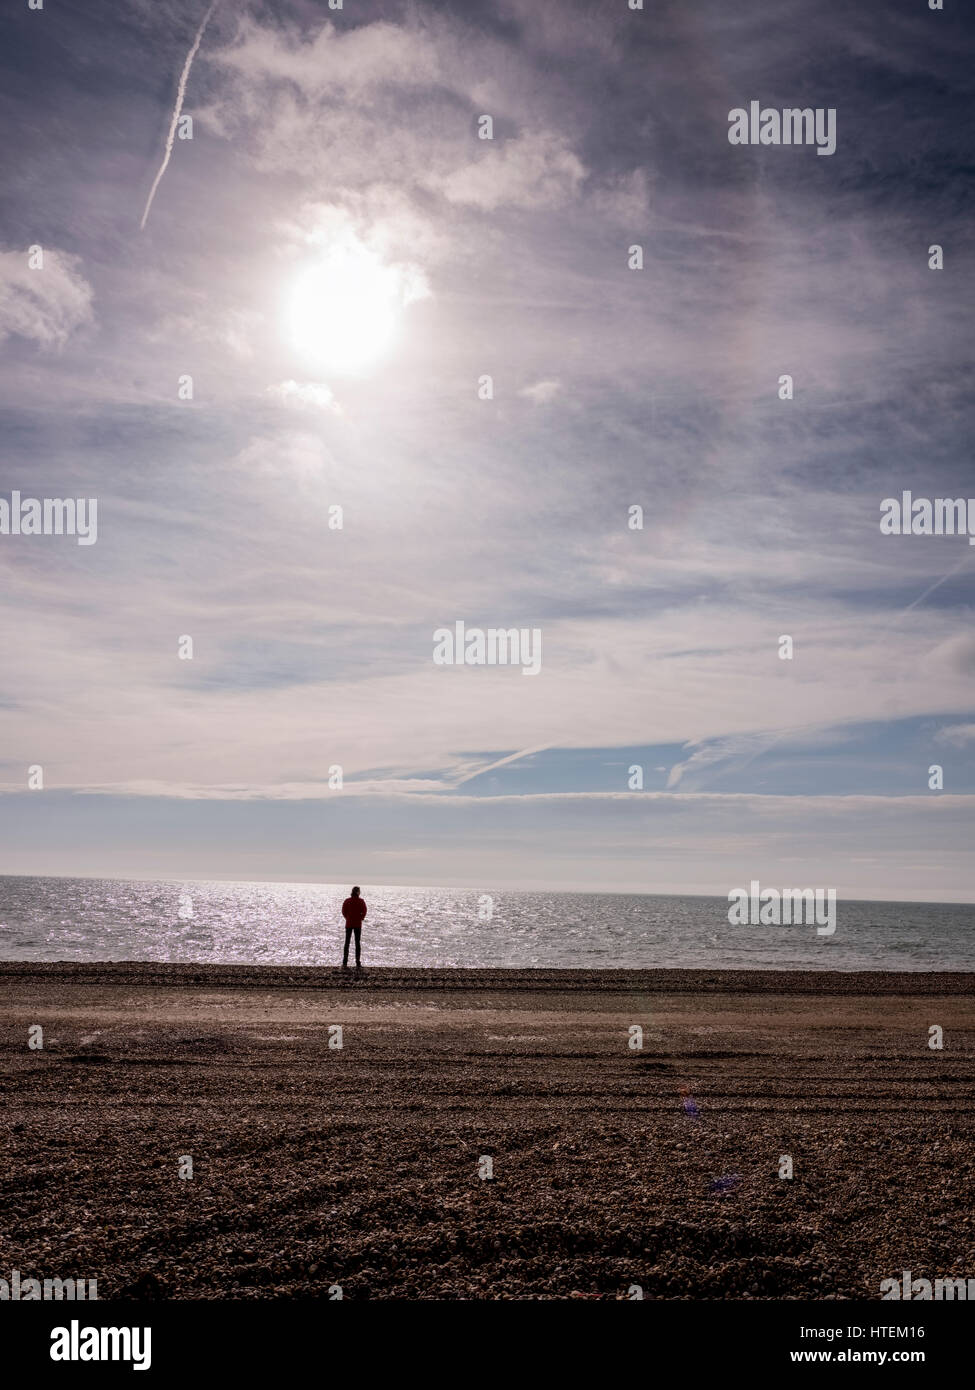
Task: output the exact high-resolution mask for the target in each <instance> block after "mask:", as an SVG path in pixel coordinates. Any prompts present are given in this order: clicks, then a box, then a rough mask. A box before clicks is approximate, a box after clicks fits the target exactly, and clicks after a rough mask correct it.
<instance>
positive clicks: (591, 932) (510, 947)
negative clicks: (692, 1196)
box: [0, 876, 975, 971]
mask: <svg viewBox="0 0 975 1390" xmlns="http://www.w3.org/2000/svg"><path fill="white" fill-rule="evenodd" d="M348 891H349V886H348V885H347V884H342V885H338V884H326V883H322V884H318V883H226V882H201V881H193V882H170V881H133V880H127V879H108V878H34V877H16V876H11V877H0V960H4V961H88V962H91V961H136V960H141V961H184V962H187V961H198V962H207V961H210V962H214V963H224V964H231V963H233V964H258V965H261V964H264V965H274V964H280V965H289V964H294V965H334V964H337V963H339V961H340V958H341V951H342V946H343V944H344V931H343V923H342V916H341V911H340V909H341V904H342V900H343V899H344V898H345V897H346V896H347V894H348ZM362 891H363V897H364V898H365V899H366V902H367V904H368V908H369V911H368V916H367V918H366V922H365V925H364V927H363V932H362V946H363V964H365V965H377V966H381V965H390V966H419V967H431V966H457V967H462V968H467V969H470V968H474V967H478V966H488V967H492V968H495V969H496V968H500V967H505V966H509V967H514V968H519V969H525V968H530V967H533V966H536V967H543V968H549V969H551V968H563V969H576V970H593V969H607V968H613V967H616V968H619V967H627V968H637V969H652V968H674V967H680V968H685V969H707V970H737V969H750V970H796V969H799V970H905V971H911V970H964V971H969V970H973V969H975V906H973V905H971V904H966V903H910V902H865V901H854V900H846V901H844V900H842V899H841V900H839V901H838V902H837V904H836V917H835V921H836V930H835V931H834V933H833V934H832V935H829V936H826V935H819V934H818V932H817V929H816V926H815V925H808V926H807V925H802V926H739V925H732V924H731V923H729V921H728V907H729V904H728V900H727V899H726V898H710V897H694V896H687V897H680V896H669V895H661V894H623V893H554V892H521V891H516V892H496V893H486V892H479V891H476V890H473V889H457V888H416V887H402V888H397V887H390V886H386V887H378V888H377V887H373V886H370V885H369V884H365V883H364V884H363V885H362Z"/></svg>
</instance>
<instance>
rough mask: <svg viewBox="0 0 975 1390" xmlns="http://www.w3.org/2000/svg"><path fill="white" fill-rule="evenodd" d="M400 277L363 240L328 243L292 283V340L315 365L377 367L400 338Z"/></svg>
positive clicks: (345, 369)
mask: <svg viewBox="0 0 975 1390" xmlns="http://www.w3.org/2000/svg"><path fill="white" fill-rule="evenodd" d="M401 279H402V277H401V275H400V273H399V271H398V270H397V269H396V268H395V267H392V266H387V265H384V264H383V262H382V260H381V259H380V258H379V256H377V255H376V254H375V253H374V252H373V251H370V250H369V249H368V247H366V246H363V245H362V244H361V243H356V242H354V241H343V242H341V243H339V244H338V245H335V246H332V247H330V248H328V249H327V250H326V251H325V252H324V253H323V255H322V256H321V257H320V258H319V259H318V260H317V261H316V262H315V263H314V264H313V265H311V266H309V267H308V268H307V269H306V270H305V271H304V272H303V273H302V274H301V275H300V276H299V277H298V280H297V281H296V283H295V285H294V287H293V288H292V291H291V295H290V299H289V302H288V336H289V338H290V340H291V343H292V345H293V346H294V348H295V349H296V350H297V351H298V352H299V353H300V354H301V355H302V357H304V358H306V359H307V360H308V362H309V364H310V365H314V366H316V367H320V368H322V369H323V370H327V371H330V372H359V371H363V370H364V369H366V368H368V367H371V366H373V365H374V364H375V363H377V362H379V361H380V359H381V358H383V357H384V356H385V355H386V354H387V353H388V352H389V350H390V348H391V347H392V345H393V342H394V341H395V338H396V332H397V329H398V327H399V320H400V315H401V312H402V308H403V301H404V296H403V289H402V283H401Z"/></svg>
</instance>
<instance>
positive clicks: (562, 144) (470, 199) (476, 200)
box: [430, 130, 586, 212]
mask: <svg viewBox="0 0 975 1390" xmlns="http://www.w3.org/2000/svg"><path fill="white" fill-rule="evenodd" d="M482 143H483V151H482V153H481V154H480V156H479V157H478V158H477V159H475V160H472V161H471V162H470V163H469V164H465V165H463V166H462V167H461V168H459V169H455V170H453V171H452V172H451V173H449V174H447V175H446V176H445V177H439V178H433V179H431V180H430V183H431V185H432V186H433V187H435V188H437V189H438V190H439V191H440V192H441V193H442V194H443V195H444V197H445V198H446V199H447V200H448V202H451V203H462V204H465V205H467V206H468V207H475V208H478V209H480V211H482V212H493V211H494V210H495V209H496V208H499V207H502V206H507V207H517V208H556V207H559V206H560V205H561V204H563V203H566V202H568V201H569V200H570V199H571V198H574V197H575V195H576V193H577V192H578V189H579V185H580V184H581V182H582V180H583V179H584V178H585V175H586V169H585V166H584V165H583V164H582V162H581V161H580V160H579V159H578V157H577V156H576V155H575V154H574V153H573V151H572V150H571V149H570V148H569V146H568V144H567V142H566V140H565V139H564V137H563V136H561V135H558V134H556V133H554V132H552V131H545V130H541V131H529V132H527V133H525V134H523V135H520V136H518V137H517V138H515V139H512V140H505V141H501V142H496V141H490V140H485V141H483V142H482Z"/></svg>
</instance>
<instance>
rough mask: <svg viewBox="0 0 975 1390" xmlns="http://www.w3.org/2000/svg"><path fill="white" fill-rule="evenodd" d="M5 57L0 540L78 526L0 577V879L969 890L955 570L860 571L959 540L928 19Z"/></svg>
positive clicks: (229, 19) (571, 8) (961, 413)
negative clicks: (55, 518) (781, 116)
mask: <svg viewBox="0 0 975 1390" xmlns="http://www.w3.org/2000/svg"><path fill="white" fill-rule="evenodd" d="M205 19H206V23H205V24H204V20H205ZM201 26H203V27H202V33H201ZM0 40H2V41H0V67H2V81H0V111H2V119H3V125H4V129H5V131H6V135H7V138H6V140H5V153H4V157H3V163H4V187H5V198H4V204H3V210H2V216H0V355H2V374H0V411H2V432H3V441H4V443H3V454H2V468H0V499H7V500H8V501H9V500H11V499H12V495H13V492H14V491H15V490H17V491H19V492H20V493H21V494H22V496H23V497H34V498H38V499H45V498H47V499H50V498H64V497H75V498H94V499H97V539H96V540H95V542H94V543H93V544H86V545H79V544H78V543H77V540H78V538H77V537H74V536H70V535H23V534H21V535H13V534H10V535H0V642H2V652H3V661H2V663H0V872H3V873H36V874H70V875H75V874H81V875H118V876H120V877H165V878H194V877H196V878H246V879H285V880H309V881H325V882H344V881H346V880H348V881H350V882H352V881H355V882H361V883H363V884H365V885H368V884H369V883H386V884H446V885H470V886H472V887H478V888H481V889H483V891H486V892H489V891H490V890H491V887H492V886H495V887H498V888H507V889H510V888H518V887H524V888H546V889H550V888H565V889H581V890H590V891H601V890H607V891H608V890H613V891H627V892H668V893H716V894H721V895H724V894H726V893H727V892H728V891H729V890H730V889H731V888H733V887H734V886H736V885H738V884H739V883H744V882H748V881H749V880H750V879H753V878H758V879H759V880H760V881H762V882H763V884H768V885H773V884H774V885H777V886H780V887H792V886H799V887H801V886H823V887H834V888H836V889H837V891H838V892H839V894H840V895H841V896H847V897H859V898H878V899H914V900H931V901H942V900H944V901H973V900H975V881H973V880H975V874H973V856H972V853H971V848H972V841H973V836H972V828H973V809H975V695H973V681H975V628H973V623H972V618H973V575H975V546H970V545H969V544H968V543H967V539H966V537H965V536H935V535H930V536H929V535H923V534H919V535H914V534H908V535H887V534H882V533H881V529H880V518H881V504H882V502H883V500H884V499H885V498H889V497H896V498H900V497H901V495H902V492H903V491H905V490H910V491H911V493H912V494H913V496H914V497H926V498H936V497H965V498H967V497H969V496H970V497H972V498H973V499H975V467H973V464H972V456H971V448H972V444H971V441H972V437H973V429H972V425H973V409H975V407H973V405H972V390H971V387H972V358H973V353H972V336H971V321H972V319H971V314H972V290H973V273H972V272H973V236H975V230H973V229H975V221H973V218H972V201H973V200H972V177H971V164H972V161H971V150H972V137H973V117H972V111H973V109H975V106H973V93H972V86H973V81H975V62H973V59H975V26H973V25H972V22H971V20H966V18H965V16H964V14H963V12H962V9H961V7H960V6H957V5H954V4H949V5H948V6H947V8H946V10H945V11H930V10H929V9H928V8H926V7H925V5H924V4H923V3H921V0H912V2H911V3H906V2H905V3H890V2H889V0H885V2H884V3H877V4H872V5H870V6H850V5H848V4H845V3H833V2H832V0H819V2H818V3H817V4H815V5H810V4H809V3H808V2H807V0H801V3H794V2H793V0H782V3H777V4H776V5H775V6H774V7H770V6H769V4H768V3H761V4H758V3H754V0H738V3H736V4H735V5H729V4H727V0H703V2H702V3H695V4H694V5H692V6H688V5H687V4H686V3H683V0H681V2H680V3H678V2H677V0H653V3H652V4H648V5H647V8H646V10H644V11H639V10H636V11H634V10H630V9H629V8H628V6H627V4H626V3H625V0H612V3H581V0H580V2H578V3H577V2H576V0H558V3H555V0H492V3H481V0H464V3H459V2H456V3H450V4H447V3H442V4H441V3H424V4H422V5H410V4H401V3H391V2H390V3H374V2H373V0H346V3H345V5H344V7H343V8H342V9H340V10H332V9H330V8H329V6H328V5H327V4H325V3H321V2H320V0H316V3H311V0H275V3H274V4H263V3H258V0H218V3H217V4H216V5H215V6H213V7H212V10H209V11H208V8H207V5H206V4H205V3H198V2H197V0H193V3H191V2H190V0H178V2H177V0H120V2H119V3H111V4H108V3H105V2H104V0H84V3H81V0H78V2H77V3H72V0H59V3H57V4H54V3H48V4H47V5H45V7H44V8H43V9H42V10H40V11H35V10H29V9H28V8H27V6H26V5H21V6H18V7H14V6H8V7H7V8H6V9H5V11H4V13H3V16H2V18H0ZM197 40H198V42H197ZM193 50H195V51H193ZM191 52H192V61H191V62H190V63H189V65H188V68H187V59H188V57H189V56H190V55H191ZM753 100H755V101H758V102H760V103H761V105H762V107H764V108H773V109H782V108H786V107H801V108H805V107H809V108H813V109H821V110H823V111H827V110H834V111H835V113H836V114H835V122H836V149H835V152H834V153H832V154H829V155H820V154H818V153H817V149H816V147H815V146H791V147H787V146H783V145H778V146H776V145H772V144H764V145H763V144H754V145H752V144H749V145H745V146H741V145H733V144H732V143H730V141H729V138H728V134H729V113H730V112H731V111H732V110H734V109H736V108H746V109H747V108H749V103H750V102H751V101H753ZM176 115H178V116H179V118H180V120H179V121H174V116H176ZM187 117H188V118H190V119H189V124H187V123H186V120H185V118H187ZM485 117H490V127H487V126H486V124H485V121H484V118H485ZM488 132H489V133H490V136H491V138H490V139H487V138H483V137H484V135H485V133H488ZM170 146H171V148H170ZM933 245H939V246H941V247H942V248H943V268H942V269H931V268H930V266H929V260H930V250H929V248H930V247H932V246H933ZM38 247H39V248H41V251H42V258H41V259H42V264H40V265H39V266H32V265H31V263H30V260H31V254H32V253H31V248H38ZM634 247H639V248H640V256H642V268H633V264H632V263H633V261H634V254H633V248H634ZM639 258H640V257H637V260H639ZM34 259H35V261H36V251H35V253H34ZM783 376H789V377H791V379H792V399H782V390H783V388H782V386H781V379H782V378H783ZM485 378H490V387H491V390H490V392H489V391H488V389H487V387H486V386H485ZM973 507H975V501H973ZM634 508H642V527H637V526H636V525H635V523H634V517H635V516H636V515H637V514H636V513H634V511H633V509H634ZM339 523H340V524H339ZM973 526H975V522H973ZM457 622H464V623H465V624H466V626H467V628H468V629H470V628H478V627H479V628H483V629H487V628H490V627H497V628H505V629H509V628H519V629H521V628H524V629H527V630H529V631H535V630H537V632H538V634H539V635H540V641H541V654H542V660H541V665H540V669H539V670H538V672H537V674H525V673H524V672H523V670H522V668H521V667H520V666H519V665H517V664H509V665H501V664H499V665H496V666H489V665H440V664H437V663H436V662H435V660H434V650H435V646H436V642H435V638H434V634H435V633H436V632H437V631H438V630H440V629H443V628H447V629H449V630H451V631H453V630H454V625H455V624H456V623H457ZM786 636H788V637H790V638H791V639H792V656H791V659H783V657H782V655H780V653H781V652H782V651H783V643H782V638H783V637H786ZM187 637H189V638H191V639H192V657H191V659H187V656H186V654H187V644H186V642H185V640H184V639H186V638H187ZM181 651H182V655H181ZM934 766H938V767H940V768H941V769H942V779H941V780H942V785H941V786H940V787H937V786H934V787H932V786H931V785H930V783H931V780H932V779H931V774H930V769H931V768H932V767H934ZM37 768H40V769H41V770H42V771H41V774H40V780H41V781H42V785H34V786H33V787H31V786H29V782H30V780H31V778H33V781H34V783H35V784H36V783H37V782H38V775H37V773H36V771H35V772H34V773H33V774H32V773H31V769H37ZM337 768H340V769H341V779H342V785H341V787H339V786H337V785H336V774H335V771H334V770H335V769H337ZM637 768H638V769H640V775H639V776H637V775H636V774H635V773H634V769H637ZM935 780H937V779H935ZM330 783H331V784H330Z"/></svg>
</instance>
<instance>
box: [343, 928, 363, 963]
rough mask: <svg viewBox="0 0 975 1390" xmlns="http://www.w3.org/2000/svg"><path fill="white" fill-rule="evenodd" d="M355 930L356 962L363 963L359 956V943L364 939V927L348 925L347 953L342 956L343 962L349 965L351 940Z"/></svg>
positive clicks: (346, 932) (346, 933)
mask: <svg viewBox="0 0 975 1390" xmlns="http://www.w3.org/2000/svg"><path fill="white" fill-rule="evenodd" d="M353 932H355V963H356V965H361V964H362V961H361V960H360V958H359V943H360V942H361V941H362V928H361V927H346V929H345V954H344V955H343V957H342V964H343V965H348V963H349V942H350V941H351V940H352V933H353Z"/></svg>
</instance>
